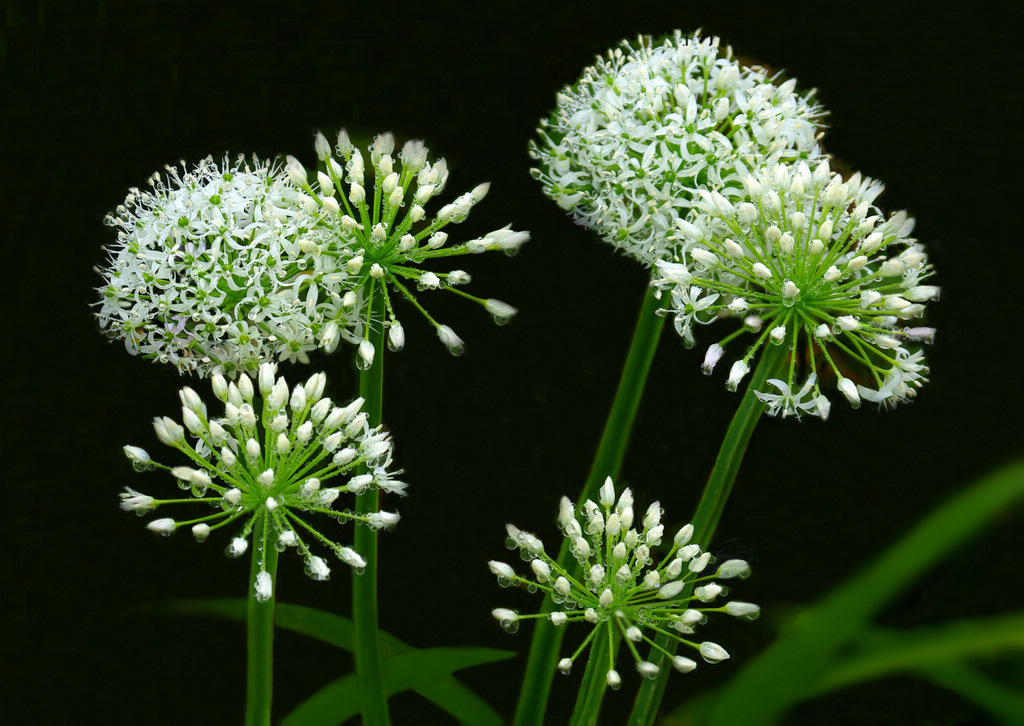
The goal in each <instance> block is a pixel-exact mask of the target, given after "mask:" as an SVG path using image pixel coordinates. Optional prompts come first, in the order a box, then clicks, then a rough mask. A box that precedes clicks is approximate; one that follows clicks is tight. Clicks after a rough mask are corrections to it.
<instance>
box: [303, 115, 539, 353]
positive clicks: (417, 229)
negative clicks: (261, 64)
mask: <svg viewBox="0 0 1024 726" xmlns="http://www.w3.org/2000/svg"><path fill="white" fill-rule="evenodd" d="M315 148H316V153H317V157H318V158H319V159H320V161H321V162H323V163H324V164H325V167H326V171H321V172H318V173H317V175H316V177H317V180H316V181H315V182H314V183H313V184H312V185H310V184H309V183H308V182H307V175H306V171H305V169H303V168H302V166H301V165H300V164H299V163H298V162H296V161H295V160H291V161H290V165H289V175H290V177H291V179H292V180H293V181H294V182H295V183H296V184H297V185H299V186H300V187H301V188H302V189H303V190H304V192H305V193H306V194H308V195H309V196H310V197H311V198H312V200H313V201H314V202H315V203H316V204H317V205H319V207H320V209H321V210H322V211H323V212H324V213H323V214H322V215H321V223H320V225H319V226H318V227H317V228H316V229H315V230H314V231H313V233H312V234H310V235H308V238H307V240H306V242H305V244H306V247H305V248H304V249H306V250H307V251H308V252H309V254H310V255H312V257H313V258H314V259H316V260H319V259H322V258H325V257H326V258H338V257H341V258H343V259H344V267H345V269H346V271H347V273H348V275H349V276H350V279H349V281H348V285H349V291H348V293H347V294H346V295H345V296H344V297H343V298H342V304H343V305H344V306H346V307H348V308H351V309H353V310H359V311H362V312H361V319H360V320H359V321H357V322H356V323H355V324H353V325H352V331H351V336H352V338H353V340H355V341H357V342H359V349H358V358H357V361H356V363H357V365H358V366H359V367H360V368H368V367H369V366H370V365H371V363H372V361H373V356H374V355H375V353H376V351H375V350H374V348H373V345H372V344H371V343H370V341H369V340H368V339H369V337H370V336H369V333H370V329H371V328H375V327H377V326H382V325H383V326H386V327H387V332H388V336H387V340H388V346H389V347H390V348H391V349H392V350H399V349H401V348H402V346H403V345H404V344H405V331H404V329H403V327H402V324H401V323H400V322H399V321H398V318H397V316H396V315H395V312H394V309H393V307H392V297H393V296H394V295H396V294H397V296H398V297H401V298H405V299H406V300H408V301H409V302H410V303H412V305H413V306H414V307H415V308H417V309H418V310H419V311H420V313H422V314H423V316H424V317H425V318H426V319H427V321H428V322H429V323H430V324H431V325H432V326H433V327H434V329H435V330H436V331H437V335H438V337H439V338H440V339H441V342H442V343H444V345H445V346H446V347H447V348H448V349H449V350H450V351H451V352H452V353H453V354H455V355H458V354H460V353H462V351H463V343H462V340H461V339H460V338H459V337H458V336H457V335H456V334H455V332H454V331H453V330H452V329H451V328H450V327H449V326H447V325H443V324H440V323H438V322H437V321H435V320H434V318H433V317H431V316H430V314H429V313H427V311H426V310H425V309H424V308H423V307H422V305H421V304H420V303H419V302H418V300H417V299H416V295H415V292H414V291H413V290H412V289H411V288H413V287H414V288H415V289H416V290H418V291H424V290H437V289H444V290H449V291H451V292H454V293H456V294H458V295H460V296H462V297H464V298H467V299H469V300H472V301H474V302H476V303H478V304H479V305H481V306H482V307H484V309H486V310H487V311H488V312H489V313H490V314H491V315H492V317H493V318H494V319H495V320H496V321H497V322H499V323H504V322H507V321H508V320H509V319H510V318H511V317H512V316H513V315H515V313H516V309H515V308H514V307H512V306H511V305H508V304H506V303H504V302H502V301H500V300H494V299H482V298H478V297H474V296H472V295H469V294H467V293H465V292H463V291H462V290H461V289H459V287H460V286H462V285H465V284H467V283H468V282H469V281H470V275H469V274H468V273H467V272H465V271H463V270H451V271H449V272H431V271H428V270H423V269H420V267H419V265H420V264H422V263H423V262H425V261H428V260H433V259H436V258H444V257H453V256H459V255H466V254H478V253H481V252H489V251H493V250H502V251H504V252H505V253H507V254H515V253H516V252H517V251H518V249H519V247H520V246H521V245H522V244H523V243H524V242H526V241H527V240H528V239H529V237H530V236H529V234H528V233H527V232H516V231H513V230H511V229H510V228H509V227H504V228H502V229H498V230H495V231H493V232H491V233H489V234H488V235H486V236H484V237H482V238H479V239H474V240H470V241H468V242H463V243H461V244H453V245H449V244H448V233H447V232H445V231H444V228H445V227H447V226H448V225H449V224H458V223H460V222H463V221H465V219H466V218H467V217H468V216H469V213H470V211H471V210H472V209H473V207H474V206H476V205H477V204H479V203H480V202H481V201H482V200H483V198H484V197H485V196H486V195H487V191H488V189H489V188H490V184H480V185H479V186H477V187H475V188H474V189H473V190H471V191H469V192H467V193H465V194H462V195H461V196H459V197H457V198H456V199H455V200H454V201H453V202H450V203H448V204H445V205H443V206H442V207H441V208H440V209H439V210H438V211H437V213H436V214H435V215H434V216H433V218H428V217H427V212H426V210H425V207H426V205H427V204H428V203H429V202H430V200H431V199H433V198H434V197H436V196H438V195H440V194H441V193H442V192H443V191H444V189H445V186H446V184H447V181H448V165H447V163H446V162H445V160H444V159H438V160H436V161H433V162H431V161H430V159H429V158H428V156H427V154H428V149H427V147H426V146H424V145H423V142H422V141H408V142H406V143H405V145H404V146H403V147H402V149H401V151H399V152H398V155H397V158H395V156H394V152H395V139H394V136H393V135H392V134H391V133H383V134H380V135H378V136H376V137H375V138H374V140H373V143H372V144H371V145H370V147H369V151H370V158H369V165H367V161H366V160H365V159H364V158H363V155H362V152H360V150H359V149H358V148H356V147H355V146H354V145H353V144H352V142H351V140H350V139H349V136H348V133H347V132H346V131H345V130H344V129H342V130H341V131H340V132H339V133H338V137H337V144H336V146H335V149H334V150H335V151H336V152H337V154H338V156H339V158H341V159H342V160H343V163H339V161H337V160H335V158H334V157H333V156H332V153H331V152H332V150H331V147H330V144H329V143H328V141H327V139H326V138H325V137H324V136H323V134H320V133H318V134H317V136H316V142H315ZM368 174H369V175H370V177H372V178H370V179H368V178H367V175H368ZM367 190H369V191H367ZM376 298H381V299H382V303H383V304H382V305H380V308H381V309H382V310H383V315H382V316H381V314H380V313H375V312H374V304H373V303H374V300H375V299H376ZM382 317H383V318H386V320H385V319H382Z"/></svg>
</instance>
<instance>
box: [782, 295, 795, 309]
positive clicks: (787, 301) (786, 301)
mask: <svg viewBox="0 0 1024 726" xmlns="http://www.w3.org/2000/svg"><path fill="white" fill-rule="evenodd" d="M782 304H783V305H785V306H786V307H787V308H791V307H793V305H795V304H796V298H795V297H786V296H785V295H783V297H782Z"/></svg>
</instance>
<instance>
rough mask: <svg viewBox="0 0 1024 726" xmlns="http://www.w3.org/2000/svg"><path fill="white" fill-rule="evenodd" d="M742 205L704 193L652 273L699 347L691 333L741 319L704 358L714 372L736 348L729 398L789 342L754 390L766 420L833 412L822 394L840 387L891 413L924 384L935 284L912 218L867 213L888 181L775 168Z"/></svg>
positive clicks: (825, 169) (753, 182)
mask: <svg viewBox="0 0 1024 726" xmlns="http://www.w3.org/2000/svg"><path fill="white" fill-rule="evenodd" d="M744 185H745V189H746V194H745V196H744V198H743V199H742V200H737V201H730V200H728V199H726V198H725V197H724V196H722V195H721V194H718V193H717V192H702V193H701V198H700V200H699V201H698V202H697V204H696V210H697V211H698V212H699V215H698V216H696V217H695V218H694V219H693V221H692V223H691V222H688V221H684V220H678V221H677V222H676V228H677V229H676V232H675V235H674V236H675V237H676V239H677V241H678V243H679V245H680V253H679V256H678V257H677V258H676V260H675V261H671V262H669V261H663V262H659V264H658V271H659V273H660V275H661V277H660V280H657V281H656V284H657V285H658V286H659V287H660V288H661V289H662V290H663V291H664V292H667V293H669V294H670V295H671V297H670V299H669V304H670V306H671V310H670V311H669V312H670V314H673V315H674V322H675V328H676V331H677V332H678V333H679V334H680V336H682V338H683V342H684V343H685V344H686V345H687V346H693V345H694V344H695V341H696V337H695V333H696V330H697V327H698V326H699V325H706V324H710V323H713V322H715V321H716V320H719V319H722V318H732V319H736V320H739V321H742V324H741V325H740V326H739V327H738V328H737V329H736V330H734V331H733V332H731V333H729V334H727V335H726V336H725V337H723V338H721V339H719V340H718V341H717V342H716V343H715V344H713V345H712V346H710V348H709V349H708V350H707V353H706V355H705V359H704V371H705V373H708V374H710V373H711V372H712V370H713V369H714V367H715V365H716V364H717V363H718V361H719V360H720V359H721V358H722V357H723V356H724V354H725V349H726V348H727V347H729V346H730V345H736V346H739V345H740V344H741V341H742V340H743V338H745V337H747V336H749V335H753V336H754V342H753V344H750V343H745V342H744V343H742V345H743V346H744V347H743V348H742V350H743V356H742V357H741V358H740V359H739V360H736V361H735V362H734V363H733V364H732V368H731V370H730V373H729V378H728V381H727V382H726V385H727V386H728V388H729V389H730V390H736V388H737V386H738V385H739V382H740V381H741V380H742V378H743V377H744V376H745V375H746V374H747V373H748V372H749V371H750V368H751V364H752V363H753V361H754V359H755V358H756V357H757V355H758V352H759V351H760V350H762V349H763V347H764V346H765V345H781V346H787V348H788V349H789V351H790V355H789V360H788V363H787V366H786V370H785V372H784V375H783V377H781V378H774V379H769V381H768V382H769V383H770V384H771V385H772V386H773V387H774V389H775V390H774V391H771V390H770V391H759V392H757V395H758V397H759V398H760V399H761V400H762V401H764V402H765V403H766V404H767V407H768V413H770V414H772V415H776V414H781V415H782V416H787V415H793V416H799V415H801V414H802V413H809V414H812V415H817V416H820V417H822V418H826V417H827V416H828V412H829V409H830V403H829V400H828V398H827V397H826V396H825V395H824V394H823V393H822V391H821V383H822V381H823V380H825V379H828V380H834V381H836V386H837V388H838V389H839V391H840V392H841V393H842V394H843V396H844V397H846V398H847V399H848V400H849V401H850V403H851V404H852V405H853V406H854V407H857V406H859V405H860V401H861V399H865V400H868V401H872V402H876V403H879V404H880V405H883V406H894V405H895V404H896V403H898V402H901V401H907V400H909V399H911V398H913V397H914V396H915V394H916V392H917V389H918V388H920V387H921V386H922V385H923V384H924V383H925V382H926V381H927V378H926V377H925V376H926V374H927V373H928V368H927V367H926V366H925V365H924V355H923V353H922V351H921V342H925V343H927V342H931V340H932V339H933V337H934V334H935V331H934V329H932V328H928V327H921V326H917V325H913V324H912V322H911V321H914V320H917V319H918V318H921V317H922V316H923V315H924V312H925V305H924V304H925V303H926V302H927V301H929V300H933V299H936V298H938V295H939V288H938V287H935V286H934V285H927V284H924V283H925V282H926V281H927V280H928V278H930V277H931V276H932V267H931V265H930V264H928V257H927V255H926V254H925V251H924V247H923V246H922V245H921V244H919V243H918V242H917V240H915V239H913V238H912V237H910V234H911V232H912V230H913V227H914V220H913V219H912V218H908V216H907V214H906V212H899V213H897V214H894V215H893V216H891V217H889V218H888V219H883V215H882V212H881V211H880V210H879V209H878V208H877V207H876V206H875V205H874V201H875V198H876V197H877V196H878V195H879V194H880V193H881V192H882V189H883V187H882V184H881V183H880V182H877V181H874V180H872V179H870V178H868V177H862V176H861V175H860V174H855V175H854V176H852V177H851V178H850V179H849V180H847V181H846V182H844V181H843V179H842V177H840V176H839V175H838V174H834V173H832V172H831V170H830V168H829V165H828V163H827V162H821V163H820V164H819V165H818V166H817V167H816V168H815V169H814V171H813V172H812V171H811V169H810V167H808V166H807V164H804V163H799V164H795V165H785V164H778V165H775V166H773V167H771V168H768V169H762V170H760V171H757V172H755V173H754V174H752V175H750V176H748V177H747V178H746V179H745V180H744Z"/></svg>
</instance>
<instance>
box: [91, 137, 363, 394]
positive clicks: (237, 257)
mask: <svg viewBox="0 0 1024 726" xmlns="http://www.w3.org/2000/svg"><path fill="white" fill-rule="evenodd" d="M149 184H150V186H151V187H152V189H151V190H148V191H140V190H139V189H134V188H133V189H132V190H131V191H130V192H129V194H128V196H127V198H126V199H125V202H124V204H122V205H119V206H118V207H117V209H116V210H115V214H114V215H111V216H108V217H107V220H106V223H107V224H108V225H110V226H112V227H118V228H120V231H119V233H118V242H117V245H116V246H114V247H113V248H112V249H111V250H110V261H109V264H108V265H107V266H106V267H105V268H103V269H98V270H97V271H98V272H99V273H100V274H101V275H102V276H103V277H104V280H105V284H104V285H103V286H102V287H100V288H99V289H98V290H99V292H100V294H101V296H102V297H101V300H100V302H99V304H98V306H99V310H98V312H97V313H96V314H97V317H98V319H99V324H100V327H101V328H102V329H103V330H104V331H105V332H106V334H107V335H108V336H109V337H111V338H119V339H123V340H124V343H125V347H126V348H127V349H128V351H129V352H130V353H132V354H133V355H135V354H140V353H141V354H142V355H143V356H145V357H147V358H152V359H155V360H157V361H160V362H165V363H170V364H172V365H174V366H176V367H177V368H178V369H179V370H180V371H182V372H190V373H197V374H199V375H201V376H203V375H207V374H209V373H211V372H212V371H214V370H221V371H225V372H228V373H231V374H232V375H233V374H234V373H235V372H236V371H238V370H247V371H255V370H256V368H257V366H258V365H259V364H260V363H261V362H263V361H269V360H300V361H302V362H306V361H307V356H306V352H307V351H310V350H313V349H314V348H317V347H319V346H323V347H325V348H328V349H330V348H331V347H333V345H336V344H337V341H336V340H334V339H333V338H332V337H331V336H332V334H333V335H336V332H337V331H338V329H339V326H340V328H341V329H346V328H347V327H349V326H350V324H351V321H350V318H352V317H353V316H354V315H355V312H354V311H352V310H351V309H350V308H348V307H346V306H344V305H342V304H341V301H342V298H343V296H344V293H345V292H346V291H347V290H348V289H349V288H350V283H349V277H350V275H351V273H350V272H349V269H348V268H347V267H346V266H345V265H344V263H343V261H338V260H337V259H335V258H319V257H316V258H314V257H312V256H310V255H308V254H307V253H306V252H305V251H304V247H305V245H304V244H303V239H304V235H305V232H306V231H307V230H308V229H310V228H311V227H313V226H314V225H315V224H316V223H317V214H316V212H317V206H316V205H314V204H311V203H310V201H309V200H308V198H305V196H304V195H303V194H302V193H301V192H300V191H299V190H298V189H297V188H296V186H295V185H294V184H293V183H292V182H291V180H290V179H289V177H288V175H287V173H286V172H285V169H284V168H283V167H282V166H281V165H276V164H272V163H270V162H267V161H260V160H259V159H257V158H255V157H253V158H252V160H251V162H247V161H245V159H244V158H242V157H239V158H238V159H237V160H236V161H235V162H229V161H228V160H227V159H224V161H223V162H222V163H217V162H215V161H214V160H213V159H212V158H211V157H208V158H206V159H204V160H203V161H201V162H199V164H197V165H196V166H195V167H194V168H193V169H191V170H187V169H186V167H185V166H184V163H183V164H182V168H181V170H178V169H177V168H174V167H170V166H168V167H167V176H166V178H165V179H162V178H161V177H160V175H159V174H154V175H153V177H151V178H150V180H149Z"/></svg>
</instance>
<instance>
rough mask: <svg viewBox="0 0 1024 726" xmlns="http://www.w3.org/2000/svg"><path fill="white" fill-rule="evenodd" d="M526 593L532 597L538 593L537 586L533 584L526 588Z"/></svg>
mask: <svg viewBox="0 0 1024 726" xmlns="http://www.w3.org/2000/svg"><path fill="white" fill-rule="evenodd" d="M526 591H527V592H528V593H530V594H531V595H532V594H534V593H535V592H537V586H536V585H534V584H533V583H532V582H531V583H530V584H528V585H527V586H526Z"/></svg>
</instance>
